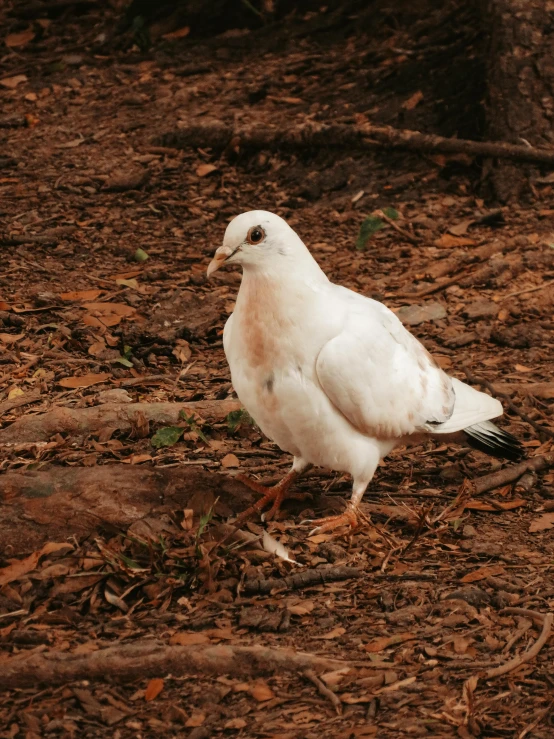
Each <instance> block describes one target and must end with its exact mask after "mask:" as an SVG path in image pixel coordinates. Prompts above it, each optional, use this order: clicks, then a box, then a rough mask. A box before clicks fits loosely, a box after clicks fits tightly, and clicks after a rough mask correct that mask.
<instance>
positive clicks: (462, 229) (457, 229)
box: [448, 218, 475, 236]
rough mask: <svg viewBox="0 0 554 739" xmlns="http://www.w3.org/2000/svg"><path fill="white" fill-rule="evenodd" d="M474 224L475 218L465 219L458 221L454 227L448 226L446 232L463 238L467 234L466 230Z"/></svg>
mask: <svg viewBox="0 0 554 739" xmlns="http://www.w3.org/2000/svg"><path fill="white" fill-rule="evenodd" d="M473 223H475V218H467V219H466V220H465V221H460V222H459V223H456V224H455V225H454V226H450V228H449V229H448V231H449V232H450V233H451V234H452V235H453V236H463V235H464V234H465V233H467V230H468V228H469V227H470V226H471V225H472V224H473Z"/></svg>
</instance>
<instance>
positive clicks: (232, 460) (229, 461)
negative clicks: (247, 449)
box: [221, 454, 240, 467]
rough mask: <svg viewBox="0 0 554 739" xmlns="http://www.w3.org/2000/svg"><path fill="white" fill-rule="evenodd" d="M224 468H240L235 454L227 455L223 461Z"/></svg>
mask: <svg viewBox="0 0 554 739" xmlns="http://www.w3.org/2000/svg"><path fill="white" fill-rule="evenodd" d="M221 466H222V467H240V461H239V458H238V457H237V456H236V455H235V454H226V455H225V456H224V457H223V459H222V460H221Z"/></svg>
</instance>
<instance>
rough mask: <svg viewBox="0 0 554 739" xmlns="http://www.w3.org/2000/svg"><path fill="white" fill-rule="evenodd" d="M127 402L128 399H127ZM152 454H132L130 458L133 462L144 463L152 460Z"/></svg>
mask: <svg viewBox="0 0 554 739" xmlns="http://www.w3.org/2000/svg"><path fill="white" fill-rule="evenodd" d="M126 402H127V401H126ZM151 461H152V455H151V454H132V455H131V457H130V458H129V462H130V463H131V464H142V463H143V462H151Z"/></svg>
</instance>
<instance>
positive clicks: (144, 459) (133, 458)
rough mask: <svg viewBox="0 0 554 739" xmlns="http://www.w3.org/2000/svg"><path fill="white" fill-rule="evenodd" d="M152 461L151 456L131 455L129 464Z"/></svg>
mask: <svg viewBox="0 0 554 739" xmlns="http://www.w3.org/2000/svg"><path fill="white" fill-rule="evenodd" d="M151 461H152V455H151V454H132V455H131V457H130V459H129V462H130V463H131V464H142V463H143V462H151Z"/></svg>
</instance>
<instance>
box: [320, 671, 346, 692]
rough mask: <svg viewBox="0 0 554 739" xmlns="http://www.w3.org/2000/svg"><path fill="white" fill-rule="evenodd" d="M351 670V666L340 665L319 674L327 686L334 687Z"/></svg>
mask: <svg viewBox="0 0 554 739" xmlns="http://www.w3.org/2000/svg"><path fill="white" fill-rule="evenodd" d="M351 670H352V668H351V667H341V668H340V670H333V671H332V672H326V673H325V674H324V675H321V679H322V680H323V682H324V683H325V685H326V686H327V687H328V688H336V687H337V686H338V685H339V684H340V683H341V682H342V681H343V680H344V678H345V677H346V676H347V675H348V674H349V673H350V672H351Z"/></svg>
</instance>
